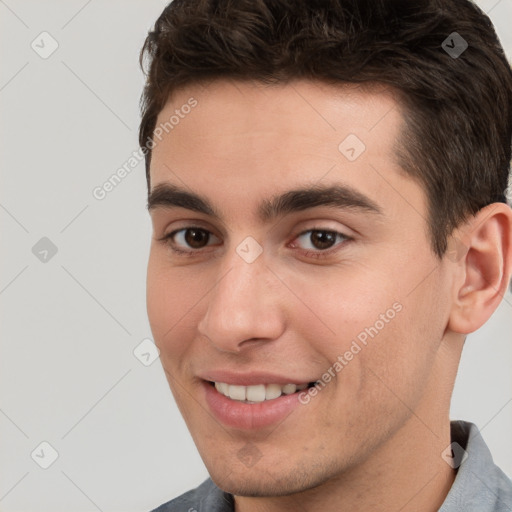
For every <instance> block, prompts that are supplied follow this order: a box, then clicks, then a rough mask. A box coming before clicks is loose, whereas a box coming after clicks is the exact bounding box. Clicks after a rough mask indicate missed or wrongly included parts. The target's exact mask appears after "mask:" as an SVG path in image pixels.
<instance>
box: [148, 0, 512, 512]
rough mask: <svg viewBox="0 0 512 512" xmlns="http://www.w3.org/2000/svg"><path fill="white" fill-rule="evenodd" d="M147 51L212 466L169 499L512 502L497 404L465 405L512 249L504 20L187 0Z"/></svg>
mask: <svg viewBox="0 0 512 512" xmlns="http://www.w3.org/2000/svg"><path fill="white" fill-rule="evenodd" d="M141 57H142V59H144V58H146V59H147V61H148V66H149V69H148V80H147V84H146V88H145V90H144V95H143V102H142V107H143V115H142V121H141V127H140V143H141V147H143V148H144V149H145V154H146V170H147V180H148V191H149V197H148V208H149V211H150V214H151V219H152V223H153V230H154V236H153V239H152V243H151V253H150V258H149V265H148V281H147V306H148V315H149V320H150V324H151V328H152V332H153V335H154V339H155V342H156V344H157V346H158V347H159V349H160V357H161V361H162V365H163V368H164V371H165V374H166V377H167V379H168V381H169V385H170V388H171V390H172V393H173V395H174V397H175V399H176V402H177V404H178V406H179V409H180V411H181V413H182V414H183V417H184V419H185V421H186V423H187V426H188V428H189V430H190V433H191V435H192V437H193V439H194V441H195V444H196V446H197V448H198V450H199V453H200V454H201V457H202V459H203V461H204V463H205V465H206V467H207V469H208V472H209V474H210V476H211V479H208V480H207V481H206V482H205V483H203V484H202V485H201V486H200V487H198V488H197V489H195V490H192V491H190V492H188V493H186V494H184V495H183V496H180V497H179V498H176V499H175V500H173V501H171V502H169V503H167V504H164V505H162V506H161V507H159V508H158V509H157V510H158V511H174V510H176V511H178V510H179V511H186V510H189V511H194V510H197V511H208V512H211V511H218V512H220V511H222V512H224V511H232V510H236V511H237V512H254V511H263V510H264V511H288V510H290V511H317V510H319V511H320V510H321V511H324V512H327V511H339V510H374V511H398V510H401V511H415V512H426V511H434V510H441V511H443V512H451V511H455V510H464V511H469V510H471V511H473V510H474V511H478V512H487V511H489V512H490V511H505V510H507V511H510V510H512V483H511V482H510V480H509V479H508V478H507V477H506V476H505V475H504V473H502V472H501V470H500V469H498V468H497V467H496V466H495V465H494V463H493V461H492V458H491V455H490V453H489V451H488V449H487V447H486V446H485V443H484V441H483V440H482V438H481V436H480V434H479V432H478V430H477V428H476V426H475V425H472V424H470V423H466V422H463V421H454V422H452V423H450V419H449V406H450V397H451V393H452V389H453V385H454V380H455V377H456V372H457V367H458V363H459V359H460V355H461V351H462V348H463V345H464V340H465V338H466V336H467V334H469V333H471V332H473V331H475V330H476V329H478V328H479V327H480V326H482V325H483V324H484V323H485V322H486V321H487V320H488V319H489V317H490V316H491V315H492V313H493V312H494V311H495V309H496V308H497V306H498V305H499V303H500V301H501V300H502V298H503V295H504V294H505V292H506V291H507V286H508V283H509V279H510V276H511V272H512V211H511V209H510V207H509V206H508V205H507V203H506V200H505V193H506V188H507V179H508V175H509V162H510V156H511V135H512V72H511V69H510V66H509V64H508V63H507V60H506V58H505V56H504V54H503V51H502V49H501V46H500V44H499V41H498V39H497V37H496V34H495V32H494V30H493V28H492V25H491V23H490V21H489V19H488V18H487V17H486V16H485V15H484V14H483V13H482V12H481V11H480V10H479V9H478V8H477V7H476V6H475V5H474V4H472V3H471V2H470V1H468V0H449V1H446V0H443V1H442V2H441V1H437V0H421V1H416V2H409V1H389V0H388V1H384V0H382V1H379V0H373V1H370V0H357V1H356V0H337V1H334V0H333V1H330V2H319V1H312V0H307V1H306V0H302V1H299V0H295V1H293V2H292V1H290V0H281V1H278V0H247V1H244V0H238V1H236V2H232V1H229V0H217V1H214V0H175V1H174V2H172V3H171V4H170V5H169V6H168V7H167V8H166V9H165V10H164V12H163V13H162V15H161V16H160V18H159V19H158V20H157V22H156V24H155V27H154V30H152V31H151V32H150V34H149V36H148V38H147V40H146V43H145V45H144V48H143V51H142V54H141ZM491 341H492V340H490V342H491Z"/></svg>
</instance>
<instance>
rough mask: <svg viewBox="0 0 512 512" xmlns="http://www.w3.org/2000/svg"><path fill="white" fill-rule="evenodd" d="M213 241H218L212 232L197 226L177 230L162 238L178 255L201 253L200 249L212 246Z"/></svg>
mask: <svg viewBox="0 0 512 512" xmlns="http://www.w3.org/2000/svg"><path fill="white" fill-rule="evenodd" d="M212 239H217V240H218V238H217V237H216V236H215V235H214V234H213V233H210V231H208V230H206V229H202V228H199V227H195V226H190V227H188V228H182V229H177V230H176V231H173V232H172V233H169V234H168V235H165V236H164V237H163V238H161V240H162V241H163V242H165V243H166V244H168V245H169V246H170V247H171V249H172V250H173V251H175V252H176V253H189V254H193V253H195V252H199V250H200V249H203V248H204V247H207V246H208V245H212V243H211V241H212Z"/></svg>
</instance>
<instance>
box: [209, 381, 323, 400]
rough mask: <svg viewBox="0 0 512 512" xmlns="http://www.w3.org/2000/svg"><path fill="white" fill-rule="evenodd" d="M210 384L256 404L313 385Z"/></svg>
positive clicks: (312, 384) (226, 394) (232, 397)
mask: <svg viewBox="0 0 512 512" xmlns="http://www.w3.org/2000/svg"><path fill="white" fill-rule="evenodd" d="M209 383H210V385H212V386H214V387H215V389H216V390H217V391H218V392H219V393H220V394H221V395H224V396H225V397H227V398H230V399H231V400H235V401H237V402H243V403H246V404H258V403H261V402H265V401H268V400H274V399H276V398H279V397H280V396H281V395H292V394H293V393H298V392H300V391H303V390H304V389H307V388H310V387H312V386H314V385H315V383H314V382H310V383H309V384H284V385H281V384H256V385H253V386H240V385H236V384H227V383H226V382H211V381H209Z"/></svg>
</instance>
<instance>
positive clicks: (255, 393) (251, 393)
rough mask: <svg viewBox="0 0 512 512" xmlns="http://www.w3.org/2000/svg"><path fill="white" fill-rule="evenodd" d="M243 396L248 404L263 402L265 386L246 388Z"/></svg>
mask: <svg viewBox="0 0 512 512" xmlns="http://www.w3.org/2000/svg"><path fill="white" fill-rule="evenodd" d="M245 395H246V397H247V400H248V401H249V402H263V400H265V385H264V384H259V385H257V386H247V391H246V392H245Z"/></svg>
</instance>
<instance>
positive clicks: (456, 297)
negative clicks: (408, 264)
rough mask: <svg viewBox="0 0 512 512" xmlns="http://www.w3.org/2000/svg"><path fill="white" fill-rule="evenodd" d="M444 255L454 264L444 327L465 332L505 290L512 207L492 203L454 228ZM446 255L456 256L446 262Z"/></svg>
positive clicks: (510, 269)
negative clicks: (450, 246)
mask: <svg viewBox="0 0 512 512" xmlns="http://www.w3.org/2000/svg"><path fill="white" fill-rule="evenodd" d="M450 242H451V245H452V246H453V247H455V248H456V249H455V250H452V251H451V252H448V253H447V255H445V258H447V259H448V262H449V263H448V264H454V265H457V267H458V268H457V269H456V273H455V275H456V276H457V277H456V278H455V279H454V285H453V286H454V287H453V304H452V310H451V313H450V319H449V323H448V328H449V329H451V330H452V331H454V332H458V333H461V334H469V333H471V332H473V331H476V330H477V329H478V328H480V327H481V326H482V325H483V324H484V323H485V322H486V321H487V320H488V319H489V318H490V317H491V315H492V314H493V313H494V311H495V310H496V308H497V307H498V305H499V304H500V302H501V300H502V299H503V296H504V295H505V293H506V292H507V289H508V286H509V281H510V276H511V273H512V210H511V209H510V207H509V206H508V205H506V204H503V203H493V204H490V205H488V206H486V207H485V208H483V209H482V210H480V211H479V212H478V213H477V214H476V215H475V216H474V217H473V218H472V219H471V220H470V221H469V222H468V223H466V224H465V225H464V227H462V228H460V229H458V230H456V233H454V235H453V236H452V239H451V241H450ZM450 254H452V255H453V254H457V255H458V259H457V260H454V259H453V258H452V259H451V261H450Z"/></svg>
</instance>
